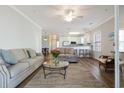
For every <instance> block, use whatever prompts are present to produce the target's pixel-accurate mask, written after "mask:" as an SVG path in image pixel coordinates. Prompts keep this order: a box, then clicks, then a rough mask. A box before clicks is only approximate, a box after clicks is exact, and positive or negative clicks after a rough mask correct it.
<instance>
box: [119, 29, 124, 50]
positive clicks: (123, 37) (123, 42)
mask: <svg viewBox="0 0 124 93" xmlns="http://www.w3.org/2000/svg"><path fill="white" fill-rule="evenodd" d="M119 51H120V52H124V30H120V31H119Z"/></svg>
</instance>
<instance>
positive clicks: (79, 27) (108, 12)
mask: <svg viewBox="0 0 124 93" xmlns="http://www.w3.org/2000/svg"><path fill="white" fill-rule="evenodd" d="M16 8H17V9H19V10H20V11H22V12H23V13H24V14H25V15H27V16H28V17H30V18H31V19H32V20H33V21H35V22H36V23H37V24H39V25H40V26H41V27H42V28H43V31H44V32H47V33H50V34H61V35H68V32H69V31H79V32H81V33H84V32H85V31H87V30H89V29H91V28H93V27H95V26H97V25H99V24H101V23H102V22H104V21H105V20H107V19H108V18H110V17H112V16H113V15H114V6H112V5H97V6H96V5H94V6H93V5H91V6H90V5H88V6H84V5H80V6H78V5H76V6H74V5H73V6H62V5H56V6H54V5H30V6H29V5H22V6H16ZM66 9H73V10H74V11H75V12H74V13H75V15H77V16H83V18H76V19H74V20H73V21H72V22H70V23H69V22H66V21H65V20H64V18H63V17H62V16H60V15H63V14H64V10H66Z"/></svg>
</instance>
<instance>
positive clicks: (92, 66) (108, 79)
mask: <svg viewBox="0 0 124 93" xmlns="http://www.w3.org/2000/svg"><path fill="white" fill-rule="evenodd" d="M48 59H49V58H48ZM80 61H81V64H82V65H83V67H85V68H86V69H87V70H88V71H89V72H91V74H92V75H93V76H94V77H95V78H97V79H98V80H100V81H103V82H104V83H105V84H106V85H108V86H109V87H110V88H113V87H114V71H113V70H110V71H107V72H105V71H104V68H102V67H101V69H99V65H98V61H97V60H95V59H92V58H80ZM73 64H74V63H73ZM41 68H42V67H40V68H39V69H37V70H36V71H35V72H34V73H32V74H31V75H30V76H29V77H28V78H26V79H25V80H24V81H23V82H22V83H21V84H20V85H18V86H17V87H18V88H20V87H21V88H22V87H24V86H25V85H26V84H27V83H28V82H29V81H30V80H31V79H32V78H33V77H34V76H35V75H36V74H37V73H38V72H39V71H40V70H41Z"/></svg>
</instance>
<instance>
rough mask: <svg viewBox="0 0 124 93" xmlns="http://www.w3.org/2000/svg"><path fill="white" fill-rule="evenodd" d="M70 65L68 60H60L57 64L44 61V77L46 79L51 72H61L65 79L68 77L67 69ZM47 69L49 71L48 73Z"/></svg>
mask: <svg viewBox="0 0 124 93" xmlns="http://www.w3.org/2000/svg"><path fill="white" fill-rule="evenodd" d="M68 66H69V62H68V61H59V63H57V64H55V63H54V62H52V61H51V62H44V63H43V72H44V78H45V79H46V76H47V75H50V74H61V75H63V76H64V79H65V77H66V69H67V68H68ZM46 70H48V71H49V72H48V73H46Z"/></svg>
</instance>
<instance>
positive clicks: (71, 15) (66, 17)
mask: <svg viewBox="0 0 124 93" xmlns="http://www.w3.org/2000/svg"><path fill="white" fill-rule="evenodd" d="M63 18H64V20H65V21H67V22H71V21H72V20H73V19H76V18H83V16H78V15H75V11H74V10H72V9H68V10H65V14H64V15H63Z"/></svg>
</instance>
